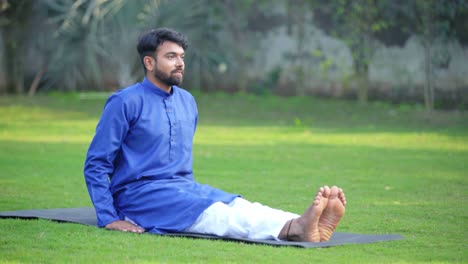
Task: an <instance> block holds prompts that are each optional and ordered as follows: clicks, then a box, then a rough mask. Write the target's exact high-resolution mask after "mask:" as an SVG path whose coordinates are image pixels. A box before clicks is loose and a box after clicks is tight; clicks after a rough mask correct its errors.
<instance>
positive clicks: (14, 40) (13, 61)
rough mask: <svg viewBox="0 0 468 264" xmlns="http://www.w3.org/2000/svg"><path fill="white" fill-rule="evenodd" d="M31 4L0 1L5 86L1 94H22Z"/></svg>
mask: <svg viewBox="0 0 468 264" xmlns="http://www.w3.org/2000/svg"><path fill="white" fill-rule="evenodd" d="M32 6H33V2H32V1H29V0H17V1H8V0H1V1H0V27H1V28H0V29H1V36H2V38H3V40H4V52H3V54H2V57H3V58H4V65H3V69H4V70H5V78H6V86H5V87H0V94H2V93H23V92H24V64H25V63H24V61H25V59H26V58H25V54H24V50H25V48H26V46H27V41H28V39H29V34H28V32H29V31H28V28H29V22H30V20H29V17H30V15H31V13H32Z"/></svg>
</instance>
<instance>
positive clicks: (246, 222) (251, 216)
mask: <svg viewBox="0 0 468 264" xmlns="http://www.w3.org/2000/svg"><path fill="white" fill-rule="evenodd" d="M297 217H299V215H297V214H293V213H289V212H284V211H282V210H278V209H273V208H270V207H268V206H264V205H262V204H259V203H251V202H249V201H247V200H245V199H243V198H236V199H235V200H234V201H233V202H231V203H230V204H224V203H221V202H218V203H214V204H213V205H211V206H210V207H208V208H207V209H206V210H205V211H204V212H203V213H202V214H201V215H200V216H199V218H198V219H197V221H196V222H195V223H194V224H193V225H192V226H191V227H189V228H188V229H186V230H185V231H186V232H193V233H202V234H212V235H217V236H222V237H237V238H249V239H278V234H279V233H280V230H281V229H282V228H283V226H284V224H285V223H286V222H287V221H289V220H290V219H293V218H297Z"/></svg>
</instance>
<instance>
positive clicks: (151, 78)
mask: <svg viewBox="0 0 468 264" xmlns="http://www.w3.org/2000/svg"><path fill="white" fill-rule="evenodd" d="M146 78H147V79H148V80H149V81H150V82H151V83H152V84H154V85H155V86H156V87H158V88H159V89H161V90H163V91H165V92H166V93H170V92H171V90H172V86H170V85H167V84H165V83H163V82H161V80H159V79H158V78H156V77H154V76H153V75H152V74H147V75H146Z"/></svg>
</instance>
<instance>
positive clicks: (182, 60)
mask: <svg viewBox="0 0 468 264" xmlns="http://www.w3.org/2000/svg"><path fill="white" fill-rule="evenodd" d="M184 65H185V62H184V58H182V57H178V58H177V61H176V66H177V67H183V66H184Z"/></svg>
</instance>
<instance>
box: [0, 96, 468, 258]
mask: <svg viewBox="0 0 468 264" xmlns="http://www.w3.org/2000/svg"><path fill="white" fill-rule="evenodd" d="M195 97H196V98H197V102H198V107H199V111H200V113H199V127H198V129H197V135H196V138H195V146H194V170H195V176H196V179H197V180H198V181H200V182H202V183H208V184H210V185H213V186H216V187H219V188H222V189H225V190H227V191H231V192H236V193H241V194H242V195H243V196H245V197H246V198H247V199H250V200H253V201H259V202H261V203H264V204H266V205H269V206H272V207H278V208H281V209H284V210H289V211H292V212H296V213H302V211H303V210H304V209H305V208H306V206H308V205H309V202H310V201H311V199H312V197H313V195H314V194H315V192H316V190H317V188H318V186H320V185H324V184H328V185H332V184H337V185H340V186H342V187H343V188H344V190H345V192H346V196H347V199H348V206H347V212H346V215H345V217H344V219H343V221H342V223H341V224H340V226H339V228H338V231H341V232H359V233H365V234H374V233H398V234H401V235H403V236H404V237H405V239H404V240H400V241H391V242H384V243H374V244H366V245H346V246H339V247H332V248H326V249H299V248H289V247H271V246H262V245H246V244H241V243H234V242H223V241H210V240H193V239H187V238H169V237H161V236H154V235H146V234H144V235H135V234H128V233H119V232H110V231H106V230H103V229H98V228H94V227H89V226H82V225H76V224H58V223H53V222H49V221H45V220H13V219H1V220H0V262H7V263H8V262H26V263H29V262H47V263H54V262H59V263H68V262H82V263H101V262H105V263H106V262H123V263H135V262H136V263H145V262H147V263H154V262H157V263H180V262H190V263H205V262H215V263H244V262H247V263H264V262H266V263H314V262H323V263H343V262H345V263H348V262H350V263H421V262H435V263H453V262H468V253H467V252H468V248H467V244H468V232H467V231H468V230H467V229H468V226H467V220H468V203H467V198H468V189H467V187H468V166H467V164H468V115H467V114H466V113H461V112H436V113H434V115H433V116H432V117H431V118H428V117H427V115H426V114H425V113H424V111H422V109H421V108H420V107H414V106H396V105H388V104H384V103H370V104H368V105H360V104H356V103H353V102H346V101H329V100H319V99H314V98H306V97H293V98H280V97H272V96H271V97H255V96H249V95H226V94H195ZM103 103H104V100H103V99H86V100H80V99H79V97H78V96H77V95H58V96H41V97H35V98H26V97H0V188H1V191H0V211H10V210H20V209H32V208H58V207H82V206H91V202H90V200H89V197H88V194H87V191H86V187H85V184H84V179H83V176H82V167H83V161H84V157H85V154H86V150H87V147H88V144H89V142H90V140H91V138H92V136H93V132H94V128H95V125H96V122H97V120H98V118H99V115H100V113H101V109H102V107H103Z"/></svg>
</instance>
